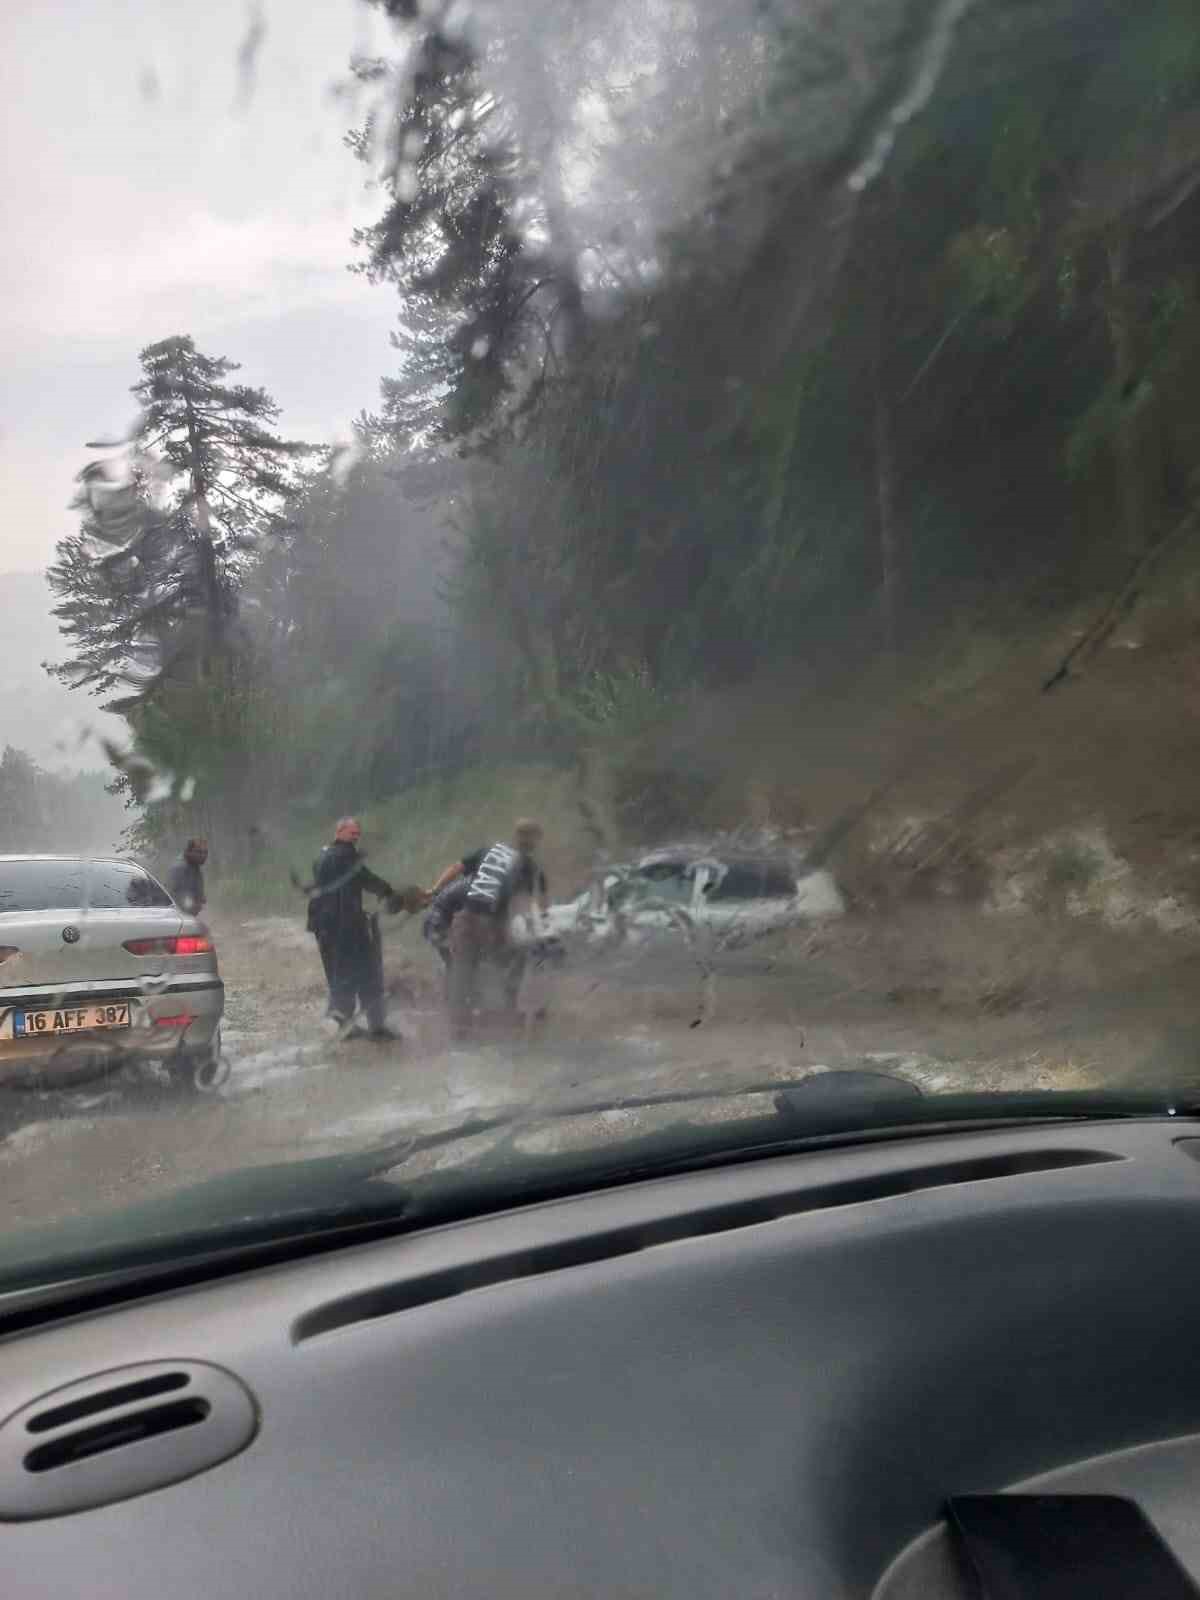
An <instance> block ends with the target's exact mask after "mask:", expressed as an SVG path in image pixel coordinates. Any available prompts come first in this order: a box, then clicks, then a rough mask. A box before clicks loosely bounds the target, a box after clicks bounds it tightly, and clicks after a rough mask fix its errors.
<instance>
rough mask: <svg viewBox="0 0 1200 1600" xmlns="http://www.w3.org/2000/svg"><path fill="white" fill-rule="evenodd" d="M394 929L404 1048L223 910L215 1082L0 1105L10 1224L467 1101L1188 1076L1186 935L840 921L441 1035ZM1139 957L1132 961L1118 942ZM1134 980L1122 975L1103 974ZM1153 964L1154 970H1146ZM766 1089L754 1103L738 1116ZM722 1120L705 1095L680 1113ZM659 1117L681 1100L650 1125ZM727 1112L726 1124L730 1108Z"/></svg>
mask: <svg viewBox="0 0 1200 1600" xmlns="http://www.w3.org/2000/svg"><path fill="white" fill-rule="evenodd" d="M395 928H396V925H395V924H392V925H390V926H389V931H388V945H387V969H388V972H389V975H390V979H391V982H390V989H391V1002H390V1003H391V1020H392V1023H393V1025H394V1026H395V1027H397V1028H398V1029H399V1030H400V1032H401V1034H402V1038H401V1039H400V1041H398V1042H397V1043H395V1044H391V1043H388V1044H383V1045H380V1044H376V1043H372V1042H370V1041H367V1040H360V1041H352V1042H350V1043H346V1044H337V1043H336V1042H335V1041H334V1040H333V1039H332V1038H331V1037H330V1036H329V1034H328V1033H327V1031H326V1028H325V1025H324V1024H323V1022H322V1010H323V1003H324V990H323V987H322V982H321V973H320V966H319V962H318V961H317V957H316V951H315V948H314V947H313V943H312V940H311V939H310V938H308V937H307V936H306V935H305V934H304V932H303V930H302V928H300V927H298V926H297V924H296V922H295V920H290V919H286V918H258V919H246V918H242V919H235V918H231V917H225V918H221V917H218V918H216V919H214V929H215V932H216V933H217V936H218V940H219V947H220V952H221V961H222V970H223V973H224V976H225V981H226V986H227V1009H226V1027H225V1047H226V1052H227V1055H228V1058H229V1062H230V1073H229V1077H228V1080H227V1081H226V1083H225V1084H224V1086H223V1087H222V1089H221V1090H220V1091H219V1092H218V1093H217V1094H215V1095H212V1096H209V1097H203V1098H185V1097H181V1096H180V1095H178V1094H177V1093H170V1094H168V1093H167V1092H165V1091H163V1090H162V1089H161V1088H159V1087H156V1086H155V1085H152V1084H146V1083H144V1082H142V1081H134V1080H133V1079H132V1078H126V1077H123V1076H122V1077H118V1078H115V1079H112V1080H108V1081H105V1082H103V1083H99V1084H95V1085H91V1086H88V1087H85V1088H79V1089H75V1090H72V1091H71V1092H59V1093H55V1094H45V1095H40V1094H35V1093H30V1092H26V1091H21V1092H18V1091H8V1092H7V1093H6V1094H5V1095H4V1097H3V1099H2V1100H0V1117H2V1118H3V1122H2V1124H0V1134H2V1138H0V1205H2V1207H3V1216H4V1218H5V1221H6V1223H7V1225H8V1226H9V1227H21V1226H25V1225H32V1224H34V1223H38V1222H45V1221H48V1220H52V1219H54V1218H56V1217H66V1216H73V1215H79V1214H82V1213H85V1212H89V1211H91V1212H96V1211H99V1210H102V1209H107V1208H112V1207H119V1206H122V1205H125V1204H129V1203H132V1202H134V1201H138V1200H144V1199H146V1198H148V1197H152V1196H154V1195H155V1194H159V1193H163V1192H165V1191H169V1190H172V1189H175V1188H178V1187H180V1186H183V1185H186V1184H189V1183H195V1182H198V1181H201V1180H203V1179H206V1178H211V1177H213V1176H217V1175H219V1174H221V1173H222V1172H229V1171H233V1170H236V1169H238V1168H244V1167H248V1166H253V1165H257V1164H261V1163H270V1162H280V1161H286V1160H288V1159H291V1158H296V1157H301V1156H306V1155H320V1154H328V1153H333V1152H337V1151H343V1150H351V1149H360V1148H364V1147H368V1146H371V1145H375V1144H384V1143H387V1142H388V1141H389V1140H394V1139H396V1138H397V1137H403V1135H404V1133H405V1132H407V1131H412V1130H415V1129H417V1128H421V1127H444V1126H446V1125H448V1124H450V1123H453V1122H456V1121H458V1120H460V1119H462V1118H464V1117H466V1116H468V1115H469V1114H470V1113H472V1112H474V1111H478V1110H495V1109H498V1108H509V1107H514V1106H519V1107H529V1108H538V1107H546V1108H551V1107H553V1108H560V1107H564V1106H569V1105H570V1104H571V1103H572V1101H578V1102H581V1103H582V1102H588V1103H590V1104H593V1105H594V1104H596V1103H597V1102H610V1101H611V1102H613V1103H614V1105H615V1107H616V1109H614V1110H613V1111H610V1112H607V1113H600V1114H596V1115H594V1116H593V1117H591V1118H590V1121H589V1122H588V1123H585V1124H584V1125H583V1126H582V1127H581V1124H580V1122H579V1121H578V1120H576V1121H574V1122H570V1123H565V1124H562V1125H558V1126H556V1125H554V1124H549V1125H547V1124H537V1123H536V1122H534V1123H532V1124H531V1126H530V1129H529V1131H528V1132H527V1133H525V1134H522V1135H521V1138H522V1139H523V1140H524V1141H526V1142H527V1143H528V1144H529V1148H530V1149H543V1148H555V1147H559V1148H566V1147H567V1145H568V1143H569V1142H570V1141H578V1140H580V1139H581V1138H582V1139H584V1140H589V1139H590V1140H593V1141H594V1140H596V1139H600V1138H603V1139H614V1140H616V1139H620V1138H621V1137H622V1135H623V1133H624V1132H625V1130H626V1122H627V1114H626V1113H623V1112H622V1111H621V1110H620V1109H619V1103H620V1101H621V1100H622V1099H623V1098H625V1097H626V1096H630V1095H652V1094H666V1093H670V1092H672V1091H675V1090H686V1091H692V1092H694V1091H696V1090H698V1089H700V1090H703V1089H706V1088H709V1087H711V1088H712V1090H713V1092H714V1094H716V1093H719V1092H722V1091H728V1090H731V1089H737V1088H739V1087H749V1086H751V1085H754V1084H762V1083H764V1082H768V1081H777V1080H784V1079H793V1078H801V1077H804V1076H806V1075H807V1074H809V1073H812V1072H817V1071H821V1070H822V1069H827V1068H839V1067H840V1068H847V1067H857V1068H864V1067H865V1068H873V1069H875V1070H884V1071H889V1072H896V1073H899V1074H900V1075H902V1076H904V1077H906V1078H909V1079H910V1080H912V1081H913V1082H915V1083H917V1084H918V1085H919V1086H921V1087H922V1088H923V1089H925V1090H926V1091H927V1092H930V1093H936V1092H938V1091H940V1090H953V1089H958V1088H963V1089H1021V1088H1064V1089H1078V1088H1086V1087H1088V1086H1090V1085H1093V1084H1095V1085H1098V1084H1105V1085H1110V1086H1111V1085H1119V1084H1120V1083H1121V1082H1122V1081H1124V1082H1130V1083H1132V1082H1135V1081H1137V1080H1138V1078H1139V1076H1140V1075H1141V1074H1143V1073H1148V1074H1149V1075H1150V1076H1151V1078H1152V1079H1153V1081H1162V1077H1163V1071H1164V1069H1167V1070H1169V1071H1170V1072H1173V1073H1176V1074H1177V1075H1178V1077H1179V1080H1180V1081H1181V1082H1186V1081H1188V1080H1189V1078H1191V1079H1195V1078H1197V1077H1198V1076H1200V1075H1198V1074H1197V1073H1196V1072H1195V1069H1194V1067H1193V1065H1192V1063H1193V1062H1194V1061H1195V1060H1196V1059H1200V1051H1197V1050H1196V1049H1195V1048H1194V1047H1195V1044H1196V1032H1195V1030H1194V1029H1193V1028H1192V1026H1191V1023H1190V1014H1191V1004H1192V1002H1191V997H1192V996H1193V995H1194V993H1195V982H1196V977H1197V973H1196V967H1197V957H1196V954H1195V953H1194V950H1193V947H1192V943H1191V941H1185V940H1178V941H1176V942H1175V943H1170V942H1169V941H1168V942H1166V943H1164V944H1163V945H1162V946H1161V948H1160V947H1158V946H1155V947H1154V948H1151V947H1150V946H1149V945H1148V944H1147V942H1146V936H1145V935H1142V936H1140V937H1139V939H1138V940H1137V941H1133V940H1131V938H1130V937H1129V936H1121V935H1117V934H1113V933H1111V932H1109V931H1104V930H1089V929H1087V928H1084V927H1081V926H1079V925H1078V924H1076V925H1073V926H1070V927H1067V926H1064V927H1062V928H1059V929H1054V930H1050V931H1048V932H1046V931H1042V932H1040V933H1039V934H1038V935H1037V937H1036V938H1035V937H1033V935H1032V933H1031V929H1030V927H1029V926H1028V925H1025V926H1018V925H1017V924H1015V923H1006V922H1005V921H1004V920H1003V919H997V918H991V919H985V918H981V917H978V916H977V915H974V914H971V915H967V914H962V915H961V916H960V915H958V914H957V913H954V914H952V913H949V912H947V913H937V914H935V913H933V912H930V911H928V910H923V911H921V912H920V913H917V914H914V915H911V916H907V917H901V918H895V919H890V920H884V919H866V918H861V919H856V918H854V917H848V918H845V919H842V920H841V921H839V922H838V923H837V924H831V925H829V926H827V927H825V928H811V927H808V928H804V929H796V930H794V931H792V932H790V933H785V934H777V935H772V936H770V937H769V938H767V939H764V940H761V941H758V942H756V943H753V944H751V945H749V946H747V947H745V948H742V949H739V950H736V951H726V952H716V953H712V952H710V953H709V954H708V955H707V956H706V955H704V953H703V952H702V953H701V954H700V956H699V957H698V956H697V953H696V952H695V951H693V950H689V949H688V948H687V947H686V946H684V945H683V944H682V943H679V942H673V941H669V940H668V941H665V942H664V943H663V945H662V946H661V948H656V949H654V950H651V951H647V950H640V951H637V952H628V953H623V952H621V951H615V952H595V951H588V952H584V951H576V952H573V953H572V956H571V958H570V959H569V960H568V962H567V964H566V966H565V967H564V969H563V970H561V971H560V972H556V973H552V974H551V973H544V972H543V973H538V974H534V975H533V976H531V978H530V979H529V980H527V985H526V992H525V996H524V999H525V1002H526V1004H527V1007H528V1009H529V1011H530V1012H531V1013H532V1012H535V1011H537V1012H540V1011H542V1010H544V1011H545V1013H546V1015H545V1018H544V1020H542V1021H541V1022H539V1023H536V1024H532V1023H531V1025H530V1026H529V1027H527V1028H524V1029H520V1030H516V1031H514V1032H510V1033H507V1034H501V1033H499V1032H494V1033H492V1034H490V1035H485V1036H484V1037H482V1038H480V1039H479V1040H477V1041H474V1042H472V1043H471V1044H468V1045H456V1046H454V1047H451V1045H450V1043H449V1041H448V1038H447V1035H446V1031H445V1027H444V1022H443V1018H442V1015H441V1010H440V1005H439V995H438V987H437V970H436V966H435V962H434V959H433V957H432V954H431V953H430V952H428V951H426V950H424V949H423V948H421V947H420V946H419V944H417V943H416V941H414V939H413V937H412V930H411V929H410V930H409V931H408V933H407V934H406V935H398V934H397V933H396V931H395ZM1135 949H1137V950H1140V952H1141V962H1142V963H1143V964H1144V967H1145V974H1147V975H1143V976H1141V977H1139V971H1138V964H1137V963H1134V964H1133V970H1132V971H1131V954H1132V952H1133V951H1134V950H1135ZM1114 971H1121V972H1123V975H1124V976H1123V983H1122V984H1121V985H1118V984H1116V982H1115V981H1114V980H1113V977H1112V973H1113V972H1114ZM1148 974H1153V979H1152V980H1151V978H1150V976H1148ZM767 1103H768V1102H767V1100H766V1097H765V1096H761V1095H752V1096H750V1097H748V1099H747V1101H746V1102H745V1107H744V1109H745V1112H746V1114H747V1115H754V1114H758V1113H759V1112H761V1111H762V1110H763V1109H765V1107H766V1105H767ZM715 1114H716V1107H715V1105H712V1106H708V1105H706V1103H705V1102H704V1101H703V1100H702V1101H699V1102H697V1103H696V1104H695V1105H693V1106H689V1108H688V1109H687V1111H686V1115H687V1116H688V1117H689V1119H692V1120H701V1121H702V1120H706V1119H707V1118H708V1117H709V1116H710V1115H715ZM655 1115H656V1116H661V1117H663V1118H665V1117H667V1116H670V1115H678V1113H675V1112H671V1113H668V1112H662V1113H656V1114H655ZM720 1115H721V1116H722V1118H724V1119H728V1117H729V1116H730V1108H729V1106H728V1104H725V1105H724V1106H722V1108H721V1111H720Z"/></svg>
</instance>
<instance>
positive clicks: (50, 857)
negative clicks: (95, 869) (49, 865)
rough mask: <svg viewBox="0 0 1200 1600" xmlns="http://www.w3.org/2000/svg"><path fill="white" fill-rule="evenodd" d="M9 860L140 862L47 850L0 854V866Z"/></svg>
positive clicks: (129, 864)
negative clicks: (62, 853)
mask: <svg viewBox="0 0 1200 1600" xmlns="http://www.w3.org/2000/svg"><path fill="white" fill-rule="evenodd" d="M9 861H70V862H77V863H79V864H80V865H89V864H90V865H94V866H103V867H136V866H140V865H141V863H140V862H137V861H131V860H130V859H129V857H128V856H67V855H55V854H53V853H52V852H51V851H49V850H36V851H33V852H32V853H29V854H20V855H18V854H11V853H10V854H5V855H0V867H2V866H4V865H5V863H6V862H9Z"/></svg>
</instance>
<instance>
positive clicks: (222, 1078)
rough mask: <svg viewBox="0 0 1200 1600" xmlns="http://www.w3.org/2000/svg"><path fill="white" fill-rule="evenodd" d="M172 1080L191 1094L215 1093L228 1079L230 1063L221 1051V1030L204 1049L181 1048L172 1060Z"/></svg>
mask: <svg viewBox="0 0 1200 1600" xmlns="http://www.w3.org/2000/svg"><path fill="white" fill-rule="evenodd" d="M169 1066H170V1073H171V1081H172V1082H173V1083H175V1084H177V1085H178V1086H179V1087H180V1088H181V1089H186V1090H187V1091H188V1093H189V1094H215V1093H216V1091H217V1090H218V1089H220V1088H221V1087H222V1085H223V1084H225V1083H226V1082H227V1081H228V1078H229V1072H230V1065H229V1061H228V1059H227V1058H226V1057H225V1056H224V1055H223V1054H222V1053H221V1031H220V1029H219V1028H218V1030H217V1032H216V1033H215V1034H214V1035H213V1038H212V1042H211V1043H210V1044H207V1045H206V1046H205V1047H204V1048H203V1049H202V1050H181V1051H180V1052H179V1053H178V1055H176V1056H175V1057H174V1058H173V1059H172V1060H171V1062H170V1064H169Z"/></svg>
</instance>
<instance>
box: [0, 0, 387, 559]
mask: <svg viewBox="0 0 1200 1600" xmlns="http://www.w3.org/2000/svg"><path fill="white" fill-rule="evenodd" d="M260 14H261V16H262V19H263V22H264V24H265V33H264V34H263V37H262V40H261V45H260V47H259V48H258V50H257V52H256V56H255V71H254V73H253V79H252V83H251V84H250V85H249V86H250V87H251V88H252V93H251V94H250V96H249V101H248V104H245V105H243V106H241V107H239V105H238V97H239V86H240V85H241V83H242V79H241V77H240V75H239V49H240V47H242V46H243V44H244V43H245V41H246V40H247V38H248V36H249V35H250V32H251V24H252V22H253V18H254V15H255V13H254V11H253V10H252V9H251V8H250V7H249V6H248V5H247V4H246V0H203V3H202V4H200V5H195V6H193V5H184V4H182V3H178V0H165V3H164V0H5V4H4V5H3V6H2V7H0V59H2V61H3V74H4V77H3V92H2V94H0V119H2V121H0V130H2V131H0V223H2V224H3V235H4V238H5V240H6V247H5V251H4V257H3V264H2V265H0V353H2V356H3V368H4V375H5V382H4V384H3V389H2V393H0V504H2V505H3V524H2V528H0V571H6V570H7V571H24V570H29V571H32V570H37V569H40V568H43V567H45V565H46V563H47V561H48V560H49V559H50V558H51V556H52V553H53V547H54V543H55V540H56V539H58V538H60V537H61V536H62V535H63V534H64V533H66V532H69V531H71V530H72V528H73V526H74V518H73V517H72V515H71V514H70V513H68V512H67V510H66V509H65V508H66V505H67V502H68V501H69V500H70V498H71V494H72V478H73V475H74V474H75V472H77V471H78V469H79V467H80V465H81V464H82V461H83V459H84V455H85V452H84V451H83V445H84V442H85V440H87V439H89V438H92V437H95V436H96V435H97V434H100V433H107V432H109V431H111V430H113V429H117V428H120V427H123V426H124V425H125V424H126V423H127V422H128V421H129V420H130V419H131V417H132V415H133V409H134V408H133V402H132V399H131V398H130V396H129V394H128V389H129V386H130V385H131V384H132V383H133V382H135V380H136V378H137V376H138V369H137V352H138V350H139V349H140V348H141V347H142V346H143V345H146V344H150V343H152V342H154V341H155V340H158V339H163V338H166V337H167V336H169V335H171V334H175V333H190V334H192V335H193V336H194V337H195V339H196V341H197V343H198V344H199V345H200V346H201V348H202V349H204V350H205V351H206V352H209V353H211V354H216V355H227V356H230V357H231V358H232V359H234V360H237V361H240V362H241V363H242V365H243V371H242V373H241V377H242V379H243V380H244V381H245V382H247V383H252V384H261V385H263V386H265V387H266V388H267V389H268V390H270V391H271V393H272V394H273V395H274V397H275V398H276V400H278V401H279V403H280V404H281V405H282V407H283V416H282V418H281V426H282V427H283V428H284V429H285V430H286V431H287V432H288V433H289V434H291V435H294V436H299V437H304V438H309V439H312V440H314V441H318V442H321V441H328V440H333V439H336V438H339V437H345V435H346V432H347V429H348V424H349V422H350V419H351V418H352V417H353V416H354V415H355V414H356V413H357V412H358V411H360V410H361V409H362V408H363V407H364V406H366V407H370V406H373V405H374V404H375V403H376V400H377V397H378V383H379V378H380V376H381V375H383V374H384V373H386V372H388V371H392V370H394V354H393V352H392V351H391V349H390V348H389V345H388V332H389V330H390V328H391V327H392V326H393V325H394V323H395V319H396V313H397V309H398V306H397V301H396V298H395V296H394V294H393V293H391V292H389V291H388V290H387V289H386V288H379V289H372V288H371V287H370V286H369V285H368V284H367V283H366V282H365V281H364V280H363V279H361V278H359V277H355V276H353V275H352V274H350V273H349V272H347V271H346V264H347V263H348V262H349V261H350V260H351V259H352V256H353V252H352V250H351V247H350V243H349V235H350V232H351V229H352V228H353V227H354V226H355V225H356V224H357V223H359V222H361V221H365V220H369V219H373V218H374V216H375V215H377V214H378V211H379V208H380V201H379V198H378V197H375V198H372V197H371V196H370V195H368V194H366V193H365V192H364V177H365V169H363V168H362V167H361V166H360V164H359V163H357V162H356V161H355V160H354V159H353V158H352V157H351V155H350V153H349V152H348V151H347V150H346V149H345V148H344V146H343V145H342V142H341V141H342V135H343V134H344V132H345V131H346V129H347V128H348V127H349V126H350V125H351V124H352V123H353V122H354V121H356V120H357V113H356V109H355V108H354V107H353V106H351V105H349V104H347V103H346V102H345V101H344V100H343V101H341V102H338V101H337V100H336V99H335V97H334V96H333V94H332V93H331V90H332V87H333V84H334V83H335V81H337V80H339V79H341V80H342V81H344V80H345V78H346V76H347V74H346V64H347V62H348V60H349V57H350V55H351V52H352V51H353V50H355V49H364V48H366V49H369V48H372V47H374V48H380V49H382V48H383V47H384V46H385V44H386V35H385V34H384V33H383V31H382V29H383V24H382V23H381V22H380V21H379V19H378V18H377V17H376V16H375V14H374V13H372V12H369V11H368V10H367V9H366V8H365V7H364V6H362V5H361V4H360V3H359V0H310V3H309V4H304V3H301V0H265V3H264V4H263V5H262V7H261V8H260Z"/></svg>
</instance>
